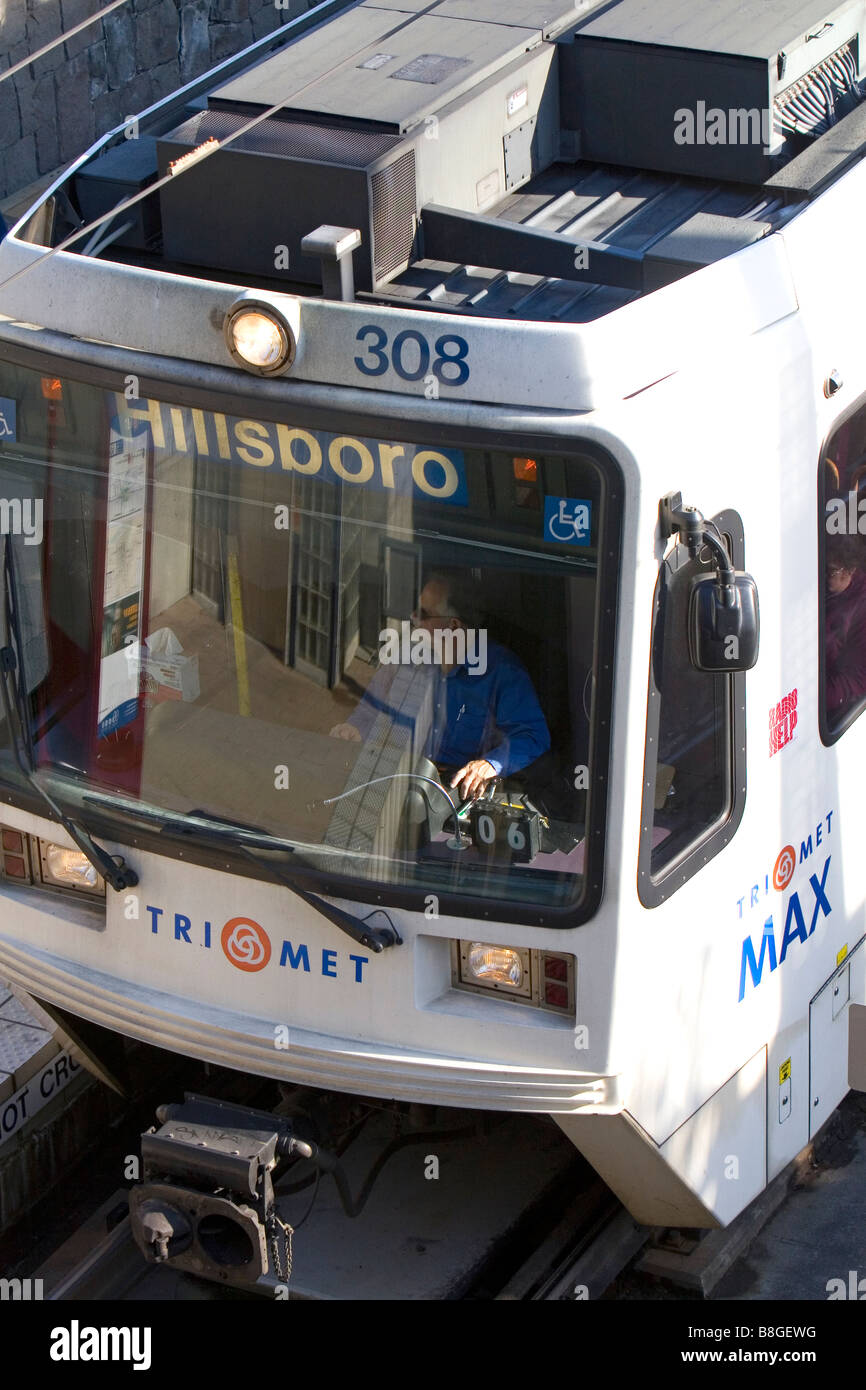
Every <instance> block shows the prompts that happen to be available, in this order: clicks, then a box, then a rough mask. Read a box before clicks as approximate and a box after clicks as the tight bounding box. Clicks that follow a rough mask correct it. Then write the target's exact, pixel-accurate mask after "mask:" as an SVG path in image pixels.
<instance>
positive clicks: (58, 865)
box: [40, 840, 102, 892]
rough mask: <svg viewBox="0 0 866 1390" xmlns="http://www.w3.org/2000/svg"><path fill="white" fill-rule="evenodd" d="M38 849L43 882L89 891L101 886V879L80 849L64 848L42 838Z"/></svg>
mask: <svg viewBox="0 0 866 1390" xmlns="http://www.w3.org/2000/svg"><path fill="white" fill-rule="evenodd" d="M40 850H41V852H42V853H41V859H42V881H43V882H44V883H56V884H57V886H58V887H59V888H84V889H89V890H90V891H91V892H93V891H94V890H96V889H99V888H100V887H101V885H102V879H101V878H100V876H99V874H98V873H97V872H96V870H95V869H94V867H93V865H92V864H91V862H90V860H89V859H88V858H87V855H86V854H82V853H81V850H80V849H66V848H65V847H64V846H63V845H52V844H49V843H48V842H47V841H45V840H42V841H40Z"/></svg>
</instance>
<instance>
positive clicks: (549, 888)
mask: <svg viewBox="0 0 866 1390" xmlns="http://www.w3.org/2000/svg"><path fill="white" fill-rule="evenodd" d="M118 385H119V386H120V389H119V390H113V389H107V388H106V387H105V385H99V386H96V385H93V384H87V383H84V382H81V381H77V380H72V379H69V378H67V377H65V376H57V377H53V376H43V375H40V374H39V373H35V372H32V371H29V370H25V369H24V368H18V367H11V366H0V418H2V422H3V425H2V431H0V433H2V437H0V472H2V498H3V501H2V503H0V506H2V508H3V509H4V514H3V516H2V518H0V520H2V523H3V524H2V531H3V537H2V538H0V543H2V544H3V545H4V547H5V558H6V564H5V573H6V602H5V605H4V615H3V626H4V627H6V626H7V624H8V623H9V620H10V616H11V617H13V618H15V621H14V623H13V627H14V628H17V629H18V632H17V640H18V642H19V646H20V650H21V653H22V656H23V666H24V671H23V680H22V686H23V689H24V694H25V695H26V701H25V705H26V716H27V718H26V720H25V723H26V724H29V728H27V731H26V732H27V739H28V742H29V744H30V751H31V756H32V760H33V763H34V766H35V767H36V768H37V770H38V771H39V775H40V778H43V779H47V780H46V785H51V784H52V782H53V783H54V784H55V785H56V786H60V785H61V782H60V781H58V780H57V779H62V783H63V785H64V786H67V787H71V786H72V785H76V786H78V787H79V788H80V786H81V784H82V782H83V783H85V784H86V786H87V787H88V788H89V789H92V790H94V791H95V792H96V793H97V794H99V795H100V796H101V795H102V793H104V794H105V795H106V797H108V798H111V797H114V798H115V799H116V801H117V803H118V804H120V803H122V802H124V801H125V802H129V801H130V800H132V801H133V802H135V803H136V804H137V805H140V806H141V807H149V808H156V809H157V810H158V811H160V812H162V813H165V814H167V815H169V816H172V815H176V814H179V815H190V814H191V813H193V812H196V813H198V814H199V815H201V816H204V817H205V818H213V819H214V820H219V821H221V822H228V823H230V824H231V825H237V826H243V827H247V828H254V829H255V830H257V831H258V832H261V833H262V834H263V835H265V836H268V837H274V840H275V841H279V842H283V843H284V842H290V843H291V844H292V845H293V846H294V854H293V856H292V857H293V862H295V863H297V864H302V865H303V866H304V867H305V869H309V870H318V871H320V872H321V873H322V874H323V875H324V876H325V878H326V881H327V882H328V883H331V884H333V885H334V888H335V891H339V892H345V894H346V895H347V896H350V895H351V886H352V885H353V884H354V885H356V886H357V887H358V888H359V889H360V888H361V887H363V888H364V889H365V890H366V892H367V894H368V896H369V894H370V892H371V891H372V890H373V889H376V890H378V889H379V888H381V889H382V890H384V891H383V898H382V900H383V901H385V900H387V899H388V892H387V890H388V889H392V890H395V892H396V891H397V890H399V894H398V897H397V900H403V901H412V900H414V898H413V895H414V894H416V893H417V895H418V906H419V908H423V906H424V904H425V903H426V902H428V901H429V895H431V894H432V895H438V894H445V895H449V896H450V895H453V896H454V900H455V901H462V902H464V903H465V901H466V900H470V901H477V900H482V905H483V901H484V900H486V901H487V903H488V904H489V903H490V902H491V900H492V901H494V902H500V903H507V904H511V905H512V907H513V905H514V904H515V903H517V904H525V905H526V912H525V917H526V920H530V921H531V920H532V917H533V912H532V908H533V907H537V908H545V907H550V908H554V909H555V908H571V907H574V906H575V905H577V904H578V903H579V901H580V900H581V897H582V894H583V893H584V889H585V873H584V856H585V849H586V845H587V842H588V835H589V830H588V826H589V825H590V824H591V822H592V817H593V811H594V805H593V797H594V786H595V782H594V775H595V774H594V771H593V769H592V768H591V767H590V761H591V758H590V749H591V748H592V747H593V746H594V744H593V739H594V734H593V730H594V727H595V723H596V721H598V720H600V719H604V720H605V722H606V716H605V715H604V713H603V711H602V712H600V708H599V700H598V697H597V693H596V687H597V680H596V677H597V675H598V669H597V668H598V664H599V658H598V655H597V650H598V638H597V632H598V629H599V623H600V615H599V594H600V590H601V586H600V583H599V574H598V567H599V537H600V536H602V535H603V534H604V526H605V515H604V514H605V511H606V509H607V508H608V503H607V491H606V490H607V483H606V480H605V475H604V472H603V470H602V468H601V467H600V466H599V463H598V462H597V460H596V459H595V458H594V457H591V456H590V455H589V454H588V453H581V452H580V449H579V448H573V449H572V450H571V451H570V452H561V451H559V450H558V446H557V447H555V446H553V445H551V446H550V448H549V450H547V449H544V450H540V449H538V448H532V449H530V448H528V447H523V448H521V447H520V445H519V442H514V443H512V444H511V445H510V446H509V447H497V448H496V449H493V450H490V449H485V448H480V447H477V446H475V447H467V448H461V447H455V446H454V444H453V442H450V441H449V442H448V443H444V442H441V441H440V442H438V443H437V442H436V441H435V439H434V440H433V442H430V439H429V437H428V440H427V442H412V430H411V428H410V427H409V426H408V425H406V423H405V422H401V423H399V424H393V425H392V424H389V422H388V421H387V420H383V421H382V422H381V424H380V426H379V428H378V429H377V430H376V431H375V436H376V437H373V433H374V432H373V431H369V432H368V433H366V434H361V433H348V432H346V430H345V428H340V427H339V425H338V424H337V423H336V422H333V421H329V419H328V418H327V417H326V416H322V417H321V418H315V419H313V418H311V417H310V414H309V409H308V410H307V412H306V413H305V414H304V415H303V416H302V417H301V418H300V419H299V418H293V416H292V414H291V411H290V410H289V409H288V408H284V407H275V406H274V405H273V403H269V404H268V406H267V407H265V406H263V405H262V404H261V403H257V404H256V406H255V408H254V409H251V410H250V413H249V415H247V416H243V417H242V416H241V415H240V414H235V415H231V414H229V413H224V412H221V411H220V409H219V405H218V403H215V404H214V405H213V407H212V408H210V409H205V408H192V407H190V406H187V405H181V404H175V403H173V402H172V401H171V400H170V399H155V398H144V397H139V396H138V395H137V394H136V383H135V381H134V379H129V380H128V381H127V383H126V386H125V389H124V386H123V384H122V383H118ZM263 412H265V413H264V414H263ZM10 584H11V585H12V588H13V590H17V605H16V604H14V603H13V605H12V606H13V608H15V607H17V614H14V613H13V614H11V615H10V593H9V588H10ZM14 597H15V595H14V594H13V598H14ZM7 749H8V731H7ZM10 766H11V764H10V762H9V760H8V758H7V759H6V760H5V761H4V763H3V768H4V769H6V771H5V772H4V776H8V775H9V773H8V769H9V767H10ZM238 869H239V871H240V872H244V860H243V858H242V857H240V858H239V859H238ZM462 910H464V911H465V910H467V909H466V908H465V907H464V908H463V909H462ZM492 915H493V914H492Z"/></svg>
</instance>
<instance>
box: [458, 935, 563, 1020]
mask: <svg viewBox="0 0 866 1390" xmlns="http://www.w3.org/2000/svg"><path fill="white" fill-rule="evenodd" d="M575 978H576V962H575V959H574V957H573V956H571V955H566V954H564V953H563V952H560V951H538V950H533V949H531V948H527V947H525V946H494V945H491V944H490V943H489V942H486V941H452V943H451V983H452V985H454V986H455V987H456V988H457V989H464V990H468V991H469V992H470V993H471V994H486V995H488V997H492V996H493V995H498V996H499V998H500V999H503V998H504V999H513V1000H514V1001H515V1002H516V1003H523V1004H529V1005H532V1006H534V1007H536V1008H540V1009H549V1010H550V1011H551V1012H552V1013H557V1014H562V1015H565V1016H568V1017H572V1018H573V1017H574V1012H575V1008H574V1005H575Z"/></svg>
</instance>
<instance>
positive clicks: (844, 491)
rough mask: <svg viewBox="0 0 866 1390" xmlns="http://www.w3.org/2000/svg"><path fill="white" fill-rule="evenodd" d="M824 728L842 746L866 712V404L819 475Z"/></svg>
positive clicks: (829, 447)
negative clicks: (848, 732) (844, 734)
mask: <svg viewBox="0 0 866 1390" xmlns="http://www.w3.org/2000/svg"><path fill="white" fill-rule="evenodd" d="M818 531H819V535H818V564H819V585H818V588H819V595H820V617H819V624H820V626H819V664H820V691H821V697H820V716H819V717H820V728H821V738H822V741H823V742H824V743H825V744H831V743H835V742H836V740H837V739H838V738H841V736H842V734H843V733H844V732H845V730H846V729H847V728H849V727H850V725H851V724H853V723H854V720H855V719H856V718H857V716H858V715H859V714H862V712H863V710H864V709H866V405H862V404H861V405H860V406H857V407H855V408H854V410H853V411H851V412H850V414H849V415H848V416H846V417H844V418H843V420H842V422H841V424H839V425H837V426H836V428H835V430H834V431H833V433H832V435H831V436H830V438H829V440H828V442H827V444H826V446H825V448H824V452H823V455H822V457H821V463H820V467H819V472H818Z"/></svg>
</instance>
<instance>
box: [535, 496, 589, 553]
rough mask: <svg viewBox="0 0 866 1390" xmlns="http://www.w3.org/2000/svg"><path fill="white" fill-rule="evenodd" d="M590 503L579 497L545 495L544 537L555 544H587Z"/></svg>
mask: <svg viewBox="0 0 866 1390" xmlns="http://www.w3.org/2000/svg"><path fill="white" fill-rule="evenodd" d="M591 531H592V503H591V502H588V501H586V499H585V498H581V497H545V499H544V539H545V540H546V541H555V542H556V543H557V545H589V538H590V533H591Z"/></svg>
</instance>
